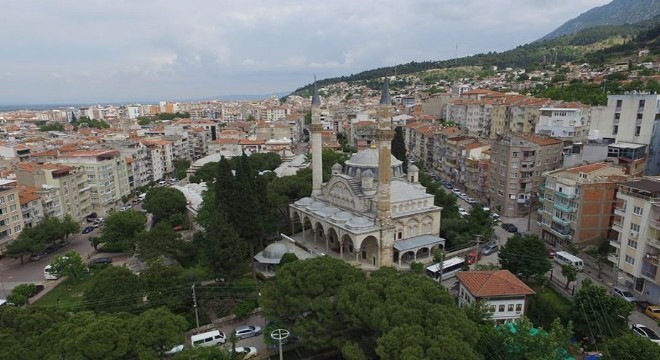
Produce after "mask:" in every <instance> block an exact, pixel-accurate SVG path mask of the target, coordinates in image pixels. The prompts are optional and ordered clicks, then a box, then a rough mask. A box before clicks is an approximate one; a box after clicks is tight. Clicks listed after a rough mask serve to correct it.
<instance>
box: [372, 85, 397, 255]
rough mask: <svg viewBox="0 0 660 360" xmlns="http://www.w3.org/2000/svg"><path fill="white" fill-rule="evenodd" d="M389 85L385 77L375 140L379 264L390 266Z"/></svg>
mask: <svg viewBox="0 0 660 360" xmlns="http://www.w3.org/2000/svg"><path fill="white" fill-rule="evenodd" d="M391 104H392V100H391V99H390V87H389V84H388V82H387V78H385V83H384V84H383V91H382V93H381V95H380V104H379V105H378V111H377V113H378V129H377V130H376V142H377V143H378V205H377V210H378V213H377V218H378V219H377V220H378V224H379V225H380V241H379V243H380V251H379V254H378V260H379V261H378V262H379V266H392V265H393V264H394V241H395V239H394V236H395V231H394V224H393V223H392V213H391V210H390V201H391V197H390V183H391V181H392V138H394V131H393V129H392V118H391V114H390V107H391Z"/></svg>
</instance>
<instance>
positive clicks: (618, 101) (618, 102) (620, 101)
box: [616, 100, 623, 108]
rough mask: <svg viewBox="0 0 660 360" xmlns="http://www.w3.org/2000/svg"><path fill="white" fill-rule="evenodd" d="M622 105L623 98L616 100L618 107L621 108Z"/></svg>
mask: <svg viewBox="0 0 660 360" xmlns="http://www.w3.org/2000/svg"><path fill="white" fill-rule="evenodd" d="M621 105H623V100H617V101H616V107H618V108H620V107H621Z"/></svg>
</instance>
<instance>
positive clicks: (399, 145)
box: [392, 126, 408, 172]
mask: <svg viewBox="0 0 660 360" xmlns="http://www.w3.org/2000/svg"><path fill="white" fill-rule="evenodd" d="M392 155H394V157H395V158H397V159H399V160H401V161H403V172H408V159H407V158H406V141H405V139H404V138H403V128H401V126H397V127H396V128H395V129H394V138H393V139H392Z"/></svg>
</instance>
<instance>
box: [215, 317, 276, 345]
mask: <svg viewBox="0 0 660 360" xmlns="http://www.w3.org/2000/svg"><path fill="white" fill-rule="evenodd" d="M244 325H256V326H260V327H261V330H262V331H263V330H264V328H265V327H266V319H264V317H263V316H262V315H261V313H258V314H255V315H252V316H251V317H249V318H247V319H244V320H242V321H240V322H237V323H234V324H227V325H224V326H222V327H221V328H219V329H218V330H220V331H222V332H224V333H225V335H227V342H226V343H225V345H224V347H225V348H228V349H231V342H230V341H229V337H230V336H231V334H232V333H233V332H234V329H235V328H237V327H240V326H244ZM266 335H268V334H266ZM236 346H237V347H238V346H252V347H255V348H257V351H258V352H261V351H263V350H264V349H266V343H265V342H264V336H263V334H262V335H258V336H253V337H249V338H247V339H241V340H238V341H237V342H236Z"/></svg>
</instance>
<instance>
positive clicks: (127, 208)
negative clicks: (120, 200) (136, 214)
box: [119, 206, 131, 211]
mask: <svg viewBox="0 0 660 360" xmlns="http://www.w3.org/2000/svg"><path fill="white" fill-rule="evenodd" d="M130 208H131V207H130V206H122V207H120V208H119V211H126V210H129V209H130Z"/></svg>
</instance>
